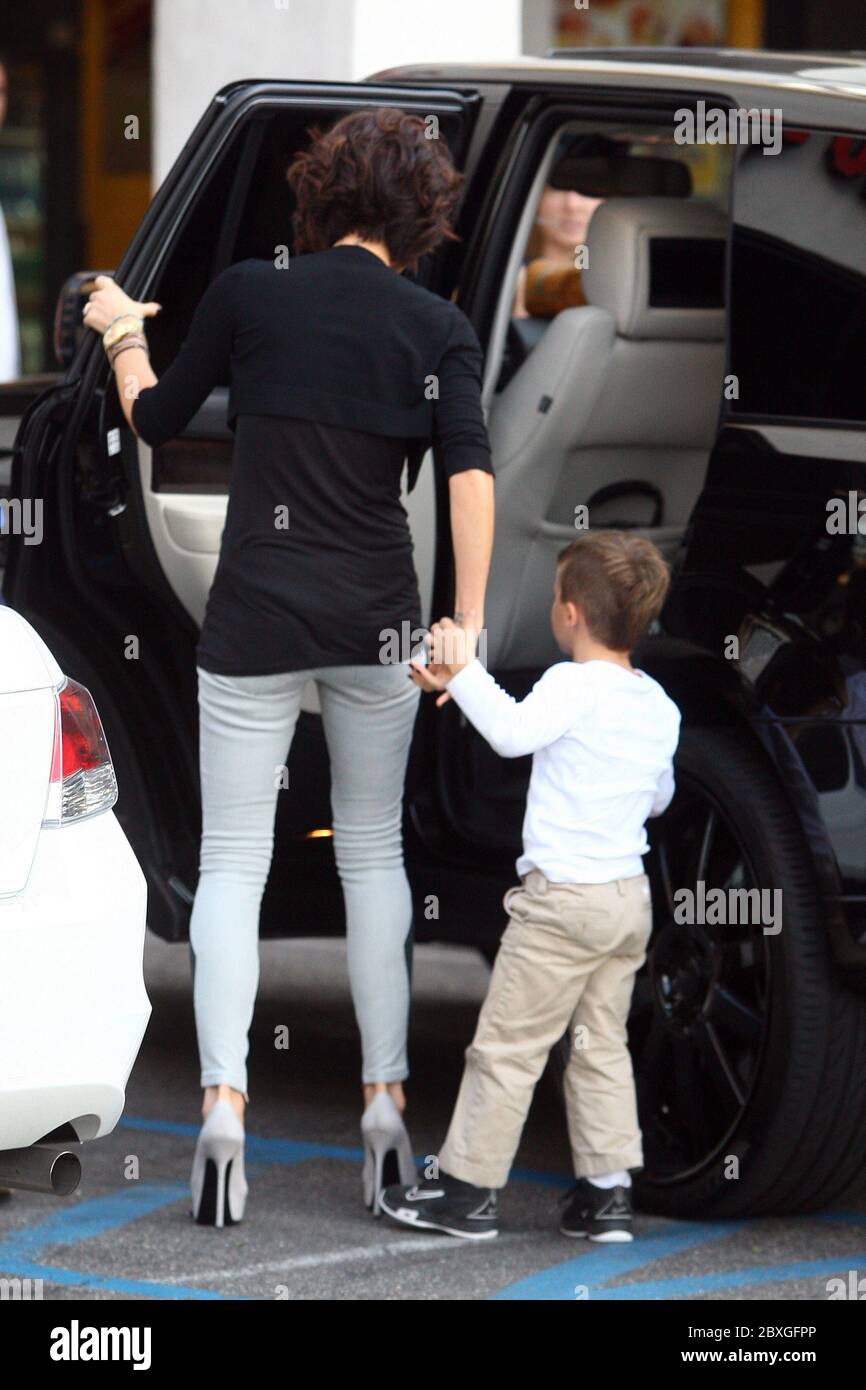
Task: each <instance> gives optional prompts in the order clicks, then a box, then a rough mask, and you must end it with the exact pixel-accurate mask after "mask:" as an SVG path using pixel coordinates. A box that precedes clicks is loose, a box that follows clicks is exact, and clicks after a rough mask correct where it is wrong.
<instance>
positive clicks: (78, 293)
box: [54, 270, 114, 368]
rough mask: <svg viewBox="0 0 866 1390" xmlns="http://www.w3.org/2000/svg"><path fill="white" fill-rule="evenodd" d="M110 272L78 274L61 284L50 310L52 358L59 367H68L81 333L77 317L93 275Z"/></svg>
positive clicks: (80, 324) (93, 287) (99, 271)
mask: <svg viewBox="0 0 866 1390" xmlns="http://www.w3.org/2000/svg"><path fill="white" fill-rule="evenodd" d="M113 274H114V271H113V270H79V271H77V272H76V274H75V275H70V277H69V279H68V280H65V281H64V282H63V286H62V288H61V290H60V293H59V294H58V296H57V306H56V308H55V310H54V356H55V357H56V358H57V361H58V363H59V365H60V366H61V367H64V368H66V367H68V366H69V364H70V362H71V361H72V359H73V357H74V356H75V354H76V352H77V351H78V346H79V344H80V342H81V339H82V337H83V336H84V333H85V331H86V330H85V327H84V324H83V323H82V321H81V315H82V313H83V311H84V305H85V303H86V300H87V296H88V295H89V294H90V292H91V290H93V289H95V288H96V285H95V281H96V277H97V275H113Z"/></svg>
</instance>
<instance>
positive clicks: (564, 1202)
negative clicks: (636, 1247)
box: [559, 1178, 634, 1243]
mask: <svg viewBox="0 0 866 1390" xmlns="http://www.w3.org/2000/svg"><path fill="white" fill-rule="evenodd" d="M560 1205H561V1206H562V1208H563V1212H562V1219H561V1221H560V1224H559V1229H560V1230H561V1231H562V1234H563V1235H564V1236H573V1237H574V1238H575V1239H577V1238H578V1237H580V1236H589V1239H590V1240H597V1241H601V1242H604V1243H613V1242H614V1241H624V1240H634V1236H633V1234H632V1229H631V1188H629V1187H596V1186H595V1185H594V1183H591V1182H590V1181H589V1179H588V1178H578V1180H577V1182H576V1183H575V1184H574V1187H572V1188H570V1189H569V1191H568V1192H566V1194H565V1196H564V1197H562V1198H561V1199H560Z"/></svg>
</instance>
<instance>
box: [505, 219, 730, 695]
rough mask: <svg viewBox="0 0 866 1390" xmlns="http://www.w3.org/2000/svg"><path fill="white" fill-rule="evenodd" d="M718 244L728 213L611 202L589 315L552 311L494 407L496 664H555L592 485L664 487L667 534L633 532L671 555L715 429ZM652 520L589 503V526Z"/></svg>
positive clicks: (637, 507)
mask: <svg viewBox="0 0 866 1390" xmlns="http://www.w3.org/2000/svg"><path fill="white" fill-rule="evenodd" d="M726 234H727V219H726V217H725V214H724V213H723V212H721V211H720V210H719V209H717V208H715V207H711V206H709V205H707V204H701V203H696V202H692V201H687V200H686V199H678V198H631V199H629V198H619V199H615V198H612V199H609V200H608V201H607V202H606V203H604V204H603V205H602V206H601V207H600V208H599V209H598V211H597V212H596V213H595V215H594V217H593V219H592V222H591V224H590V231H589V238H588V262H589V263H588V267H587V268H586V270H585V271H584V278H583V283H584V289H585V292H586V297H587V299H588V301H589V303H588V305H587V306H586V307H584V308H580V309H567V310H564V311H563V312H562V313H560V314H558V315H557V316H556V318H554V319H553V320H552V321H551V324H550V327H549V328H548V329H547V331H546V332H545V334H544V336H543V337H542V339H541V341H540V343H539V344H538V346H537V347H536V348H535V349H534V350H533V352H532V353H531V354H530V356H529V357H528V358H527V360H526V361H525V362H524V364H523V365H522V366H521V368H520V369H519V371H518V372H517V373H516V374H515V376H514V377H513V378H512V379H511V381H510V382H509V384H508V385H507V387H506V388H505V390H504V391H503V392H502V393H501V395H499V396H497V397H496V398H495V399H494V402H493V405H492V408H491V411H490V419H489V427H490V436H491V443H492V446H493V458H494V463H495V467H496V531H497V535H496V545H495V551H494V557H493V566H492V571H491V577H490V588H489V591H488V602H487V613H486V620H487V628H488V664H489V665H490V666H491V667H499V668H500V669H503V670H506V669H511V670H516V669H526V668H529V667H533V666H541V665H546V664H547V663H549V662H550V661H551V660H553V659H555V658H556V655H557V652H556V647H555V645H554V643H553V639H552V637H551V636H550V631H549V622H548V612H549V608H550V599H551V592H552V584H553V575H554V568H555V559H556V555H557V552H558V551H559V550H560V549H561V548H562V547H563V546H564V545H566V544H567V543H568V542H569V541H570V540H572V539H573V538H574V537H575V535H577V534H578V532H577V531H576V530H575V524H574V523H575V508H576V507H578V506H581V505H586V504H588V503H589V501H590V499H591V498H592V497H593V494H595V493H597V492H598V490H599V489H600V488H602V487H605V486H607V485H608V484H611V483H622V482H626V481H640V482H645V483H650V484H652V485H654V486H655V487H656V488H658V489H659V490H660V492H661V494H662V497H663V499H664V512H663V517H662V521H661V525H659V526H656V527H652V526H649V525H640V526H638V527H636V530H637V533H638V534H641V535H647V536H649V537H650V538H651V539H653V540H654V541H655V542H656V543H657V544H658V545H660V546H661V547H662V549H663V550H665V551H666V553H668V554H672V553H673V552H674V551H675V550H676V546H677V543H678V540H679V538H680V536H681V534H682V531H683V528H684V527H685V525H686V523H687V521H688V518H689V514H690V512H691V509H692V506H693V504H694V502H695V500H696V498H697V496H698V493H699V492H700V489H701V485H702V482H703V477H704V472H705V468H706V463H707V459H708V456H709V451H710V449H711V447H712V443H713V439H714V436H715V430H716V425H717V420H718V411H719V405H720V401H721V393H722V385H723V379H724V369H725V349H724V331H725V315H724V308H723V306H721V305H720V304H719V303H718V298H719V294H720V291H719V289H718V285H719V284H720V279H721V277H720V274H719V272H720V268H721V259H722V256H723V252H724V241H725V237H726ZM708 242H709V243H713V244H712V245H707V243H708ZM651 510H652V509H651V508H649V509H648V504H647V500H646V498H641V497H639V496H637V495H634V496H623V497H621V498H620V499H618V500H617V501H615V502H614V501H611V502H607V503H605V504H604V506H603V507H593V508H591V510H590V517H589V524H590V526H593V525H595V526H605V525H611V524H613V523H615V522H618V521H622V520H626V521H628V520H632V521H634V522H635V523H640V522H642V521H643V522H648V521H649V519H650V512H651Z"/></svg>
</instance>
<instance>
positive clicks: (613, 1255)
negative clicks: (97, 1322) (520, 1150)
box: [0, 1116, 866, 1302]
mask: <svg viewBox="0 0 866 1390" xmlns="http://www.w3.org/2000/svg"><path fill="white" fill-rule="evenodd" d="M120 1125H121V1127H122V1128H125V1129H128V1130H134V1131H135V1130H137V1131H141V1132H145V1133H147V1132H150V1133H157V1134H170V1135H174V1136H176V1137H178V1138H184V1139H189V1140H195V1138H196V1137H197V1135H198V1132H199V1126H198V1125H195V1124H182V1123H177V1122H174V1121H169V1120H149V1119H143V1118H141V1117H136V1116H127V1117H125V1118H124V1119H122V1120H121V1122H120ZM246 1151H247V1158H248V1159H249V1161H250V1162H251V1163H253V1164H281V1165H292V1164H296V1163H304V1162H308V1161H309V1160H311V1159H317V1158H335V1159H338V1160H341V1161H350V1162H359V1161H360V1160H361V1158H362V1156H363V1153H362V1150H361V1149H360V1148H355V1147H352V1146H350V1145H343V1144H316V1143H308V1142H304V1141H299V1140H291V1139H272V1138H267V1137H264V1136H261V1135H248V1136H247V1145H246ZM417 1161H418V1162H419V1164H420V1163H422V1162H423V1159H421V1158H419V1159H418V1160H417ZM512 1176H513V1178H514V1179H515V1180H517V1181H523V1182H532V1183H541V1184H543V1185H545V1186H552V1187H560V1186H564V1185H567V1184H569V1183H571V1182H573V1178H571V1177H570V1176H566V1175H563V1174H558V1173H544V1172H535V1171H533V1170H530V1169H521V1170H518V1171H515V1172H514V1173H513V1175H512ZM187 1190H188V1189H187V1187H186V1184H185V1183H169V1184H152V1183H151V1184H149V1183H135V1184H132V1183H130V1184H129V1185H128V1186H127V1187H125V1188H123V1189H119V1190H117V1191H115V1192H111V1193H107V1194H106V1195H105V1196H103V1197H98V1198H94V1199H92V1200H91V1201H86V1202H81V1203H77V1204H75V1205H69V1206H67V1207H64V1208H63V1209H62V1210H60V1211H55V1212H53V1213H52V1214H51V1215H50V1216H49V1217H47V1218H46V1219H44V1220H42V1221H39V1222H37V1223H36V1224H35V1225H33V1226H27V1227H24V1228H22V1229H19V1230H17V1231H14V1232H12V1233H10V1234H9V1235H8V1236H7V1237H6V1238H5V1239H0V1271H3V1272H5V1273H7V1275H13V1276H17V1277H19V1278H29V1279H43V1280H44V1281H46V1282H49V1283H55V1284H60V1285H63V1286H65V1287H80V1288H84V1289H93V1290H100V1291H105V1292H108V1293H126V1294H131V1295H134V1296H139V1297H143V1298H155V1299H210V1300H213V1299H218V1300H234V1299H235V1298H236V1297H237V1296H236V1295H231V1294H223V1293H219V1292H217V1291H216V1290H213V1289H203V1288H201V1287H198V1286H179V1285H177V1284H163V1283H159V1282H156V1281H151V1280H146V1279H130V1278H125V1277H123V1276H116V1277H115V1276H103V1275H99V1274H93V1273H90V1272H88V1271H83V1270H74V1269H67V1268H62V1267H59V1266H56V1265H47V1264H43V1263H41V1262H40V1259H39V1256H40V1253H41V1252H42V1251H43V1250H45V1249H46V1248H47V1247H49V1246H55V1245H62V1246H65V1245H75V1244H77V1243H78V1242H79V1241H83V1240H91V1239H94V1238H96V1237H99V1236H101V1235H104V1234H106V1233H107V1232H109V1231H112V1230H116V1229H118V1228H120V1227H122V1226H126V1225H128V1224H129V1223H131V1222H133V1221H136V1220H138V1219H139V1218H140V1217H144V1216H147V1215H149V1214H150V1213H152V1212H155V1211H159V1210H160V1209H161V1208H163V1207H165V1206H169V1205H171V1204H172V1203H175V1202H179V1201H181V1200H182V1199H183V1198H185V1197H186V1195H187ZM810 1219H811V1220H813V1221H816V1222H826V1223H833V1224H845V1225H852V1226H859V1227H863V1226H866V1212H840V1211H833V1212H822V1213H816V1214H815V1215H814V1216H812V1217H811V1218H810ZM745 1224H746V1223H745V1222H744V1221H730V1222H679V1223H677V1224H676V1225H671V1226H670V1227H669V1228H667V1229H664V1230H661V1231H655V1232H653V1234H651V1235H649V1236H645V1237H639V1238H638V1240H637V1241H635V1242H634V1243H633V1244H629V1245H611V1246H601V1245H596V1246H592V1247H590V1248H589V1249H587V1250H585V1251H584V1252H583V1253H581V1254H580V1255H578V1256H576V1257H575V1258H573V1259H567V1260H563V1261H561V1262H559V1263H557V1264H555V1265H553V1266H551V1267H549V1268H547V1269H543V1270H539V1271H537V1272H536V1273H534V1274H531V1275H529V1276H527V1277H526V1278H525V1279H521V1280H518V1281H517V1282H515V1283H513V1284H509V1285H507V1286H506V1287H505V1288H503V1289H500V1290H499V1291H498V1292H497V1293H495V1294H494V1295H492V1298H493V1299H495V1300H515V1301H516V1300H520V1301H538V1300H560V1301H561V1300H566V1299H567V1300H568V1301H574V1300H575V1299H576V1298H579V1297H580V1295H581V1293H582V1291H583V1290H584V1289H585V1290H586V1292H587V1295H588V1297H589V1298H590V1299H601V1300H606V1301H617V1302H624V1301H631V1300H638V1299H640V1300H660V1299H673V1298H689V1297H694V1296H695V1295H700V1294H702V1293H709V1292H718V1291H721V1290H724V1289H728V1288H730V1289H742V1288H747V1287H749V1286H750V1285H755V1286H758V1285H761V1284H767V1283H775V1282H784V1281H788V1280H794V1279H804V1278H819V1277H821V1276H822V1275H828V1276H829V1275H833V1274H839V1273H844V1272H845V1271H846V1270H848V1269H850V1268H852V1267H854V1266H856V1265H859V1264H860V1263H861V1262H866V1251H861V1252H857V1253H848V1254H843V1255H839V1256H833V1257H827V1258H822V1259H816V1260H801V1261H792V1262H790V1263H787V1264H778V1265H757V1266H753V1267H752V1268H743V1267H742V1266H740V1267H739V1268H734V1269H730V1270H724V1271H715V1272H713V1273H711V1274H706V1275H680V1276H674V1277H671V1278H663V1277H662V1278H651V1279H646V1280H638V1281H636V1282H634V1283H631V1284H625V1285H623V1284H620V1285H616V1286H614V1285H613V1284H612V1281H613V1280H615V1279H617V1278H621V1277H622V1276H623V1275H627V1274H633V1273H634V1272H636V1271H639V1270H640V1269H642V1268H645V1267H646V1266H648V1265H650V1264H652V1263H654V1262H655V1261H657V1260H663V1259H665V1258H668V1257H670V1256H672V1255H675V1254H678V1253H681V1252H683V1251H687V1250H690V1249H698V1248H700V1247H701V1246H704V1245H706V1244H708V1243H710V1242H715V1241H718V1240H720V1239H722V1238H723V1237H726V1236H729V1235H732V1234H734V1233H735V1232H737V1231H738V1230H740V1229H741V1228H742V1227H743V1225H745ZM244 1301H246V1300H244Z"/></svg>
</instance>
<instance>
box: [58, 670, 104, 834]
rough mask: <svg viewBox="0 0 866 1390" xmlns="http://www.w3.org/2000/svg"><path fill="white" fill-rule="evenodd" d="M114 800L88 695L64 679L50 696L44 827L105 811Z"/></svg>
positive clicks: (96, 717)
mask: <svg viewBox="0 0 866 1390" xmlns="http://www.w3.org/2000/svg"><path fill="white" fill-rule="evenodd" d="M116 800H117V781H116V779H115V776H114V768H113V766H112V763H111V754H110V753H109V751H108V744H107V743H106V741H105V734H104V733H103V730H102V721H101V719H100V718H99V713H98V711H97V709H96V705H95V704H94V702H93V696H92V695H91V694H90V691H89V690H87V689H86V687H85V686H83V685H79V684H78V682H77V681H72V680H66V681H65V683H64V684H63V685H62V686H61V687H60V689H59V690H58V691H57V693H56V696H55V706H54V748H53V751H52V755H51V774H50V786H49V789H48V804H47V806H46V809H45V820H44V824H45V825H65V824H67V822H69V821H72V820H80V819H81V818H82V817H84V816H93V815H96V814H97V813H98V812H99V811H107V810H109V809H110V807H112V806H113V805H114V803H115V801H116Z"/></svg>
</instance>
